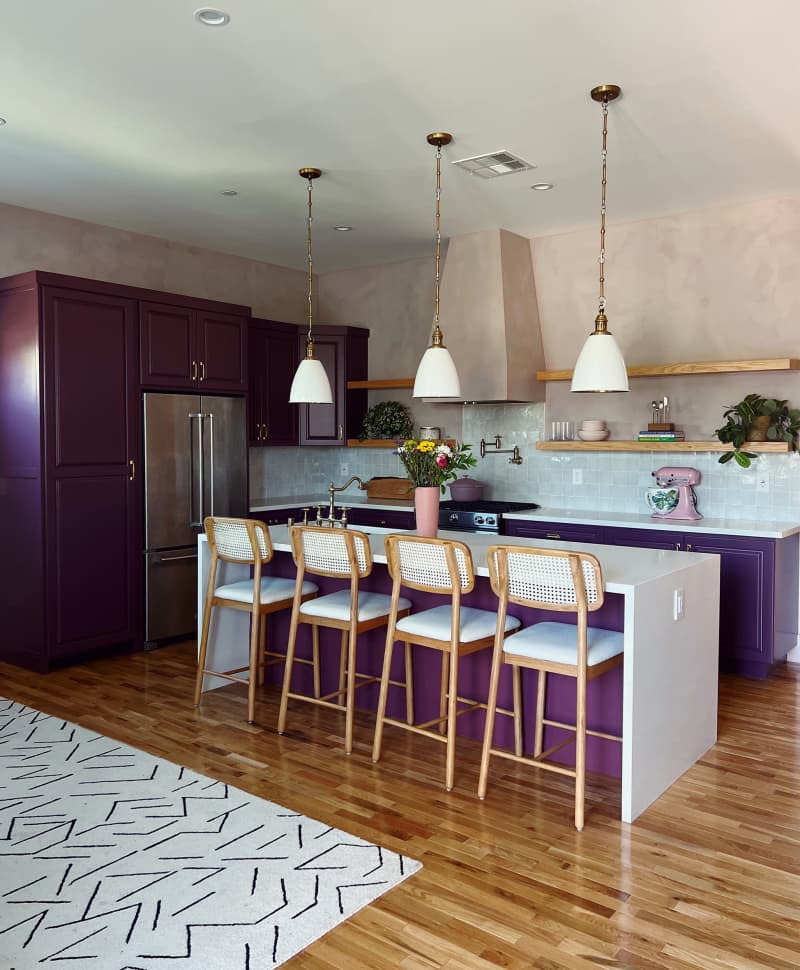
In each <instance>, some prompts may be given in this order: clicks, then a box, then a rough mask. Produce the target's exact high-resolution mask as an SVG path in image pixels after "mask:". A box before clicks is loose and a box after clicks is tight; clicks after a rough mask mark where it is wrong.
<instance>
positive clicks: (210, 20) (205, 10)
mask: <svg viewBox="0 0 800 970" xmlns="http://www.w3.org/2000/svg"><path fill="white" fill-rule="evenodd" d="M194 19H195V20H196V21H197V22H198V23H200V24H203V25H204V26H205V27H224V26H225V25H226V24H228V23H230V19H231V15H230V14H228V13H225V11H224V10H217V8H216V7H200V8H199V9H198V10H195V12H194Z"/></svg>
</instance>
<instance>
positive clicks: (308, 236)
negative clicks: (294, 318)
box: [306, 177, 314, 356]
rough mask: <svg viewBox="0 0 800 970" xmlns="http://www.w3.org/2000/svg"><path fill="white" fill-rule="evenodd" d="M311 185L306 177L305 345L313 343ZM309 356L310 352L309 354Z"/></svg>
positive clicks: (311, 182)
mask: <svg viewBox="0 0 800 970" xmlns="http://www.w3.org/2000/svg"><path fill="white" fill-rule="evenodd" d="M312 185H313V180H312V178H310V177H309V179H308V227H307V230H308V231H307V234H306V255H307V258H308V336H307V337H306V347H307V348H308V347H309V346H311V345H313V343H314V341H313V339H312V337H311V322H312V317H313V312H312V299H313V297H312V294H313V290H314V277H313V274H312V268H313V262H312V259H311V187H312ZM309 356H310V354H309Z"/></svg>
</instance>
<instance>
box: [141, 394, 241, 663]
mask: <svg viewBox="0 0 800 970" xmlns="http://www.w3.org/2000/svg"><path fill="white" fill-rule="evenodd" d="M144 487H145V506H144V519H145V540H144V544H145V649H152V648H153V647H157V646H158V645H159V642H161V641H164V640H168V639H171V638H173V637H179V636H191V635H194V634H195V633H196V631H197V535H198V533H199V532H202V531H203V519H204V518H205V517H206V516H207V515H230V516H237V517H244V516H246V515H247V428H246V416H245V402H244V399H243V398H235V397H205V396H201V395H199V394H158V393H150V394H145V395H144Z"/></svg>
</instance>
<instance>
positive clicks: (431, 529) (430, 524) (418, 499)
mask: <svg viewBox="0 0 800 970" xmlns="http://www.w3.org/2000/svg"><path fill="white" fill-rule="evenodd" d="M439 494H440V493H439V487H438V486H437V485H430V486H428V485H426V486H420V487H419V488H415V489H414V511H415V513H416V518H417V535H418V536H428V538H431V539H434V538H436V535H437V533H438V531H439Z"/></svg>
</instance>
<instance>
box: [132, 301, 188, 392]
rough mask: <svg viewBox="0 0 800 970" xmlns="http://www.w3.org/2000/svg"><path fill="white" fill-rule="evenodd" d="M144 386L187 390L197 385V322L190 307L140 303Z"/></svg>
mask: <svg viewBox="0 0 800 970" xmlns="http://www.w3.org/2000/svg"><path fill="white" fill-rule="evenodd" d="M139 326H140V346H141V377H142V384H144V385H146V386H147V387H164V388H173V389H177V390H183V389H185V388H194V387H196V386H197V383H198V377H199V369H198V363H199V353H198V350H199V348H198V344H197V321H196V319H195V312H194V310H191V309H189V308H188V307H181V306H169V305H167V304H161V303H140V304H139Z"/></svg>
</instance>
